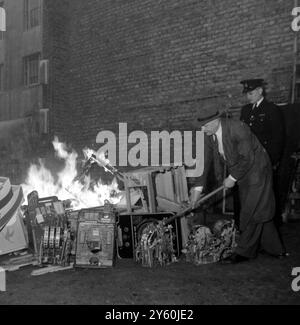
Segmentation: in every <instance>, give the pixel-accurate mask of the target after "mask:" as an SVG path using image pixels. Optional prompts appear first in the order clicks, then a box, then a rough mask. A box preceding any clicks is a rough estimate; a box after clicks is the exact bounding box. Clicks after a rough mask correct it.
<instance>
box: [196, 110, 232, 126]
mask: <svg viewBox="0 0 300 325" xmlns="http://www.w3.org/2000/svg"><path fill="white" fill-rule="evenodd" d="M226 116H228V115H227V112H226V111H225V110H215V111H214V112H210V113H206V114H204V115H202V116H199V117H198V118H197V121H198V122H199V123H198V125H199V124H200V125H201V126H203V125H205V124H206V123H208V122H210V121H213V120H216V119H218V118H222V117H226Z"/></svg>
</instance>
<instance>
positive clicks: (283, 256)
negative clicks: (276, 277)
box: [276, 252, 290, 260]
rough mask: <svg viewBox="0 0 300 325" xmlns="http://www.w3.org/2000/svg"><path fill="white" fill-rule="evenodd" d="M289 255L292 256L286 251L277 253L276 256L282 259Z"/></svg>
mask: <svg viewBox="0 0 300 325" xmlns="http://www.w3.org/2000/svg"><path fill="white" fill-rule="evenodd" d="M289 256H290V254H289V253H287V252H285V253H281V254H279V255H277V256H276V257H277V258H278V259H280V260H283V259H285V258H286V257H289Z"/></svg>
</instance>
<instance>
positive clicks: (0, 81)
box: [0, 64, 4, 91]
mask: <svg viewBox="0 0 300 325" xmlns="http://www.w3.org/2000/svg"><path fill="white" fill-rule="evenodd" d="M3 90H4V64H0V91H3Z"/></svg>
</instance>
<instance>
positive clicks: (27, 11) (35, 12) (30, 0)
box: [24, 0, 41, 30]
mask: <svg viewBox="0 0 300 325" xmlns="http://www.w3.org/2000/svg"><path fill="white" fill-rule="evenodd" d="M40 23H41V4H40V0H24V30H28V29H31V28H33V27H36V26H39V25H40Z"/></svg>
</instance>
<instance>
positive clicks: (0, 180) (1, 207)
mask: <svg viewBox="0 0 300 325" xmlns="http://www.w3.org/2000/svg"><path fill="white" fill-rule="evenodd" d="M23 201H24V195H23V191H22V187H21V186H19V185H11V183H10V180H9V178H7V177H0V231H1V230H2V229H3V228H4V227H5V225H6V224H7V223H8V222H9V220H10V219H11V218H12V217H13V215H14V214H15V212H16V211H17V209H18V208H19V207H20V205H21V204H22V203H23Z"/></svg>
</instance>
